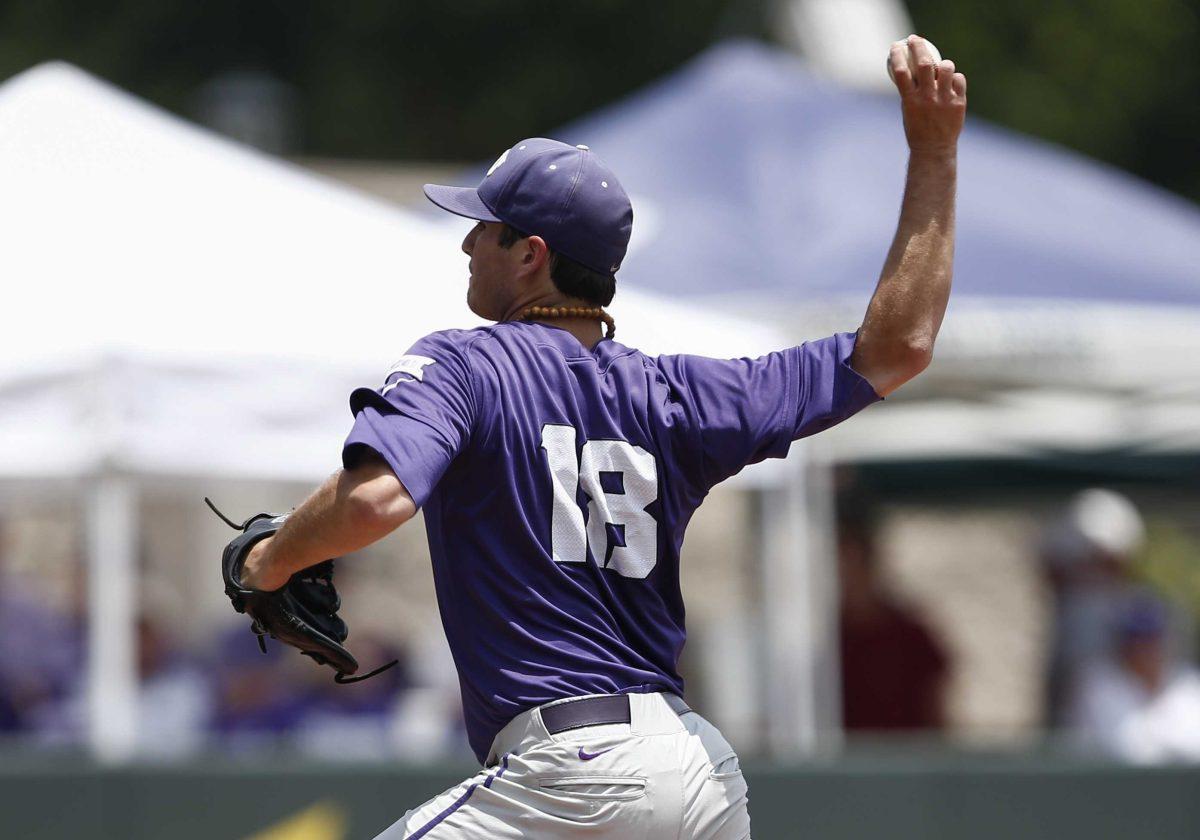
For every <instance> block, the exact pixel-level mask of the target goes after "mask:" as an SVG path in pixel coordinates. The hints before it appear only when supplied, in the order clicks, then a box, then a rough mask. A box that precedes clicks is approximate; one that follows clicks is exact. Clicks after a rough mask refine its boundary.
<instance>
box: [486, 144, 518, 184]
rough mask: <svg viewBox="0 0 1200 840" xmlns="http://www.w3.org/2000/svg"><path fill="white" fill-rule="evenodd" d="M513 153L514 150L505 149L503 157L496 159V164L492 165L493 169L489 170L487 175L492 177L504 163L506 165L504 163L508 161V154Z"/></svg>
mask: <svg viewBox="0 0 1200 840" xmlns="http://www.w3.org/2000/svg"><path fill="white" fill-rule="evenodd" d="M511 151H512V149H505V150H504V154H502V155H500V157H498V158H496V162H495V163H493V164H492V168H491V169H489V170H488V172H487V174H488V175H491V174H492V173H493V172H495V171H496V170H497V169H499V168H500V164H502V163H504V161H506V160H508V153H509V152H511ZM484 177H485V178H486V177H487V175H485V176H484Z"/></svg>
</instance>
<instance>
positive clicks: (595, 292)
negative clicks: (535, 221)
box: [500, 225, 617, 306]
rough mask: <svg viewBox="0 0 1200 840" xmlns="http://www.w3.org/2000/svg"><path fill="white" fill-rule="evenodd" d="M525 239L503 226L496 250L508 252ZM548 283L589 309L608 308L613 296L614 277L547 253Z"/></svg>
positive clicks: (510, 226) (513, 229) (523, 236)
mask: <svg viewBox="0 0 1200 840" xmlns="http://www.w3.org/2000/svg"><path fill="white" fill-rule="evenodd" d="M528 238H529V234H528V233H522V232H521V231H519V230H517V229H516V228H515V227H513V226H512V225H505V226H504V228H503V230H501V231H500V247H501V248H511V247H512V246H513V245H515V244H516V243H517V242H518V241H520V240H522V239H528ZM550 279H551V280H553V281H554V287H555V288H556V289H558V290H559V291H560V292H562V293H563V294H564V295H567V296H568V297H573V298H579V299H580V300H582V301H584V302H585V303H589V304H591V305H592V306H608V305H609V304H610V303H612V299H613V295H615V294H616V293H617V277H616V275H614V274H602V273H601V272H599V271H595V270H593V269H590V268H588V267H587V266H586V265H581V264H580V263H577V262H576V261H575V260H573V259H571V258H570V257H565V256H563V255H562V254H560V253H558V252H556V251H554V250H551V251H550Z"/></svg>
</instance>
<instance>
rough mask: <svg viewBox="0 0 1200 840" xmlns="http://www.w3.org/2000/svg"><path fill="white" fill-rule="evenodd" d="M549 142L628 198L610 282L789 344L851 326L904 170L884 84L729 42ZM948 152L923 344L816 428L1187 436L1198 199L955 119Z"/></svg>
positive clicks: (918, 450)
mask: <svg viewBox="0 0 1200 840" xmlns="http://www.w3.org/2000/svg"><path fill="white" fill-rule="evenodd" d="M880 72H881V73H882V72H884V71H883V62H882V59H881V61H880ZM553 136H555V137H559V138H561V139H563V140H566V141H568V142H571V143H576V142H578V143H587V144H589V145H590V146H591V147H592V148H594V149H595V150H596V151H597V152H598V153H599V154H600V155H601V156H602V157H604V158H605V160H606V161H607V162H608V163H609V164H610V165H611V166H612V167H613V169H614V170H615V171H616V172H618V173H619V174H620V177H621V180H622V183H623V184H624V185H625V187H626V189H627V190H628V191H629V192H630V194H631V195H632V197H633V203H634V213H635V219H634V240H633V244H632V251H631V256H630V258H629V259H628V260H627V261H626V264H625V266H624V268H623V269H622V271H621V280H622V281H623V282H627V283H630V284H632V285H634V286H644V287H646V288H651V289H656V290H659V291H665V292H670V293H672V294H679V295H686V296H687V297H688V298H690V299H697V298H699V299H705V300H708V301H709V302H712V303H717V304H720V305H721V306H722V308H726V309H732V310H734V311H740V312H741V313H743V314H751V315H755V316H757V317H761V318H767V319H770V320H774V321H776V322H778V323H780V324H782V325H784V326H785V327H787V328H789V329H791V330H792V331H793V333H794V334H795V335H796V337H797V338H798V339H799V338H807V337H812V336H813V335H816V334H818V333H821V332H827V331H832V330H835V329H853V328H854V327H855V326H856V325H857V324H858V322H859V319H860V318H861V314H862V310H863V307H864V306H865V304H866V301H867V299H868V298H869V295H870V292H871V290H872V289H873V287H874V284H875V281H876V279H877V277H878V273H879V269H880V266H881V265H882V262H883V258H884V255H885V253H886V250H887V247H888V245H889V243H890V242H891V239H892V235H893V233H894V231H895V225H896V217H897V213H898V209H899V206H900V198H901V193H902V189H903V183H904V171H905V160H906V154H907V150H906V146H905V143H904V138H903V134H902V124H901V120H900V114H899V108H898V104H897V101H896V99H895V97H893V96H886V95H878V94H873V93H862V92H857V91H851V90H846V89H843V88H841V87H838V86H836V85H834V84H832V83H830V82H827V81H824V80H822V79H819V78H817V77H815V76H814V75H812V74H811V73H810V72H809V71H808V70H807V69H806V68H805V66H804V64H803V62H801V61H800V60H799V59H797V58H796V57H795V56H793V55H790V54H788V53H784V52H782V51H779V50H776V49H774V48H772V47H769V46H766V45H763V44H760V43H756V42H752V41H733V42H727V43H724V44H720V45H718V46H716V47H713V48H712V49H710V50H709V51H707V52H706V53H704V54H702V55H701V56H699V57H698V58H696V59H695V60H693V61H692V62H691V63H690V64H688V65H686V66H685V67H683V68H682V69H681V70H679V71H677V72H676V73H674V74H672V75H670V76H668V77H666V78H664V79H663V80H661V81H659V82H656V83H655V84H653V85H651V86H650V87H648V88H646V89H644V90H643V91H641V92H638V93H636V94H634V95H632V96H630V97H629V98H627V99H625V100H623V101H620V102H618V103H616V104H614V105H612V106H609V107H607V108H605V109H603V110H601V111H599V112H597V113H595V114H593V115H590V116H588V117H586V118H583V119H581V120H579V121H577V122H575V123H573V124H571V125H569V126H567V127H565V128H563V129H562V130H560V131H556V132H554V135H553ZM959 161H960V175H959V178H960V180H959V205H958V208H959V209H958V242H957V252H956V261H955V264H956V267H955V289H954V297H953V301H952V304H951V311H950V314H949V316H948V318H947V322H946V325H945V327H944V328H943V332H942V336H941V338H940V340H939V347H938V359H937V361H936V362H935V364H934V366H933V368H931V369H930V372H929V373H927V374H926V376H924V377H922V379H921V380H918V383H919V384H917V383H914V386H915V387H910V388H906V389H905V391H903V392H901V393H900V394H898V395H897V397H898V398H899V399H900V401H901V402H903V403H905V405H904V407H903V410H896V409H899V408H900V407H899V406H896V407H894V410H893V411H890V412H879V413H874V414H873V413H872V412H868V413H867V415H864V418H863V422H858V421H856V422H855V423H854V424H847V426H846V427H842V428H839V429H837V430H835V433H834V434H832V435H830V436H828V441H829V444H830V445H831V446H832V447H833V450H834V451H833V455H834V457H842V456H843V455H844V456H845V457H856V458H864V457H865V458H871V457H901V458H910V457H918V458H923V457H956V456H961V455H1005V454H1017V453H1028V452H1030V451H1031V450H1038V451H1040V450H1045V449H1067V450H1080V449H1083V450H1089V451H1095V450H1098V449H1100V450H1102V449H1106V448H1112V447H1117V446H1128V445H1130V444H1131V443H1133V444H1134V445H1140V446H1145V447H1149V448H1151V449H1154V448H1166V449H1179V448H1184V449H1189V450H1195V449H1200V432H1197V429H1200V380H1198V378H1197V377H1198V374H1200V364H1197V363H1196V362H1195V361H1194V360H1195V359H1196V358H1197V355H1196V354H1197V353H1200V209H1198V208H1197V207H1196V206H1194V205H1192V204H1191V203H1189V202H1187V201H1186V200H1184V199H1182V198H1178V197H1176V196H1174V195H1172V194H1170V193H1168V192H1166V191H1164V190H1162V189H1159V188H1157V187H1155V186H1153V185H1150V184H1148V183H1146V182H1144V181H1140V180H1139V179H1137V178H1134V177H1133V176H1130V175H1128V174H1125V173H1123V172H1120V171H1118V170H1116V169H1113V168H1111V167H1108V166H1105V165H1103V164H1099V163H1097V162H1094V161H1091V160H1089V159H1087V158H1084V157H1082V156H1080V155H1078V154H1074V153H1071V152H1068V151H1066V150H1064V149H1061V148H1058V147H1055V146H1052V145H1050V144H1047V143H1044V142H1040V141H1036V140H1032V139H1029V138H1026V137H1022V136H1019V135H1017V134H1014V133H1012V132H1009V131H1005V130H1002V129H999V128H996V127H994V126H990V125H988V124H986V123H985V122H983V121H982V120H980V119H978V118H975V117H969V118H968V125H967V128H966V130H965V132H964V136H963V138H962V141H961V146H960V152H959ZM1151 360H1152V361H1151ZM964 390H966V391H968V392H970V393H969V398H968V399H966V400H963V399H961V397H962V396H963V392H964ZM1134 391H1137V392H1139V393H1138V394H1137V397H1136V399H1134V398H1132V393H1133V392H1134ZM948 392H952V393H953V398H951V397H950V396H948ZM1131 412H1134V413H1131ZM1135 414H1136V416H1135ZM1049 418H1052V419H1049ZM884 424H886V426H885V427H884ZM881 427H882V428H881ZM1131 430H1132V431H1133V432H1134V436H1133V438H1131V437H1130V432H1131ZM823 437H826V436H823Z"/></svg>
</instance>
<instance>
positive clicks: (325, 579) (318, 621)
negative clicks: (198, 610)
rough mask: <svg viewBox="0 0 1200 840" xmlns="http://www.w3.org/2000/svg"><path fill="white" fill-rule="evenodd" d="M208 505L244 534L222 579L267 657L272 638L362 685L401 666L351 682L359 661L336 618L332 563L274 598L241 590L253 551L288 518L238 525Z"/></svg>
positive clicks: (262, 516) (339, 678)
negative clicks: (249, 557) (248, 620)
mask: <svg viewBox="0 0 1200 840" xmlns="http://www.w3.org/2000/svg"><path fill="white" fill-rule="evenodd" d="M204 502H205V503H206V504H207V505H208V506H209V507H210V508H211V509H212V511H213V513H215V514H216V515H217V516H219V517H220V518H221V519H222V520H223V521H224V522H225V524H227V525H229V526H230V527H231V528H233V529H235V530H237V531H241V533H240V534H238V535H237V536H236V537H234V538H233V539H232V540H231V541H230V542H229V545H227V546H225V550H224V551H223V552H222V554H221V574H222V576H223V577H224V579H225V594H226V595H228V596H229V600H230V601H232V602H233V608H234V609H235V610H237V611H238V612H240V613H244V614H245V615H248V616H249V617H250V620H251V624H250V630H251V631H252V632H253V633H254V634H255V635H256V636H257V637H258V645H259V647H260V648H261V649H262V651H263V653H266V652H267V644H266V641H265V637H266V636H270V637H271V638H272V639H276V640H278V641H280V642H283V643H284V644H288V645H291V646H292V647H294V648H296V649H297V650H299V651H300V652H301V653H302V654H304V655H305V656H307V657H310V658H311V659H313V660H314V661H315V662H317V663H318V664H320V665H328V666H329V667H331V668H333V670H334V671H335V672H336V674H335V675H334V678H333V679H334V681H335V682H338V683H352V682H359V681H361V680H365V679H368V678H370V677H373V676H375V675H376V674H379V673H382V672H383V671H386V670H387V669H388V668H391V667H392V666H393V665H395V664H397V663H396V662H389V663H388V664H387V665H384V666H383V667H382V668H377V669H376V670H374V671H372V672H371V673H369V674H364V675H363V676H361V677H352V676H350V675H351V674H354V673H355V672H357V671H358V660H356V659H355V658H354V656H353V654H351V653H350V651H348V650H346V648H344V647H343V646H342V642H344V641H346V636H347V635H348V634H349V631H348V630H347V628H346V622H344V621H342V619H341V618H340V617H339V616H338V614H337V611H338V609H339V608H340V607H341V605H342V602H341V598H340V597H339V596H338V593H337V590H336V589H334V587H333V560H326V561H324V562H323V563H318V564H317V565H315V566H312V567H310V568H307V569H304V570H303V571H300V572H297V573H296V574H294V575H292V577H291V579H290V580H288V582H287V583H286V584H285V585H284V586H283V587H281V588H280V589H276V590H274V591H272V592H266V591H263V590H261V589H248V588H247V587H245V586H243V585H242V582H241V572H242V566H243V565H244V564H245V562H246V558H247V557H248V556H249V554H250V550H251V549H252V548H254V546H255V544H256V543H258V542H260V541H262V540H264V539H266V538H267V537H269V536H271V535H273V534H274V533H275V532H276V531H278V530H279V529H280V528H281V527H282V526H283V523H284V522H285V521H287V518H288V514H283V515H282V516H275V515H274V514H270V513H257V514H255V515H254V516H251V517H250V518H249V519H247V520H246V521H245V522H243V523H242V524H241V525H239V524H237V523H236V522H234V521H233V520H231V519H230V518H229V517H227V516H225V514H223V513H221V511H219V510H217V506H216V505H214V504H213V503H212V501H210V500H209V499H208V498H207V497H205V499H204Z"/></svg>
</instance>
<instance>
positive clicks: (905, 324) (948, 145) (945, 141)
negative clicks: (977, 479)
mask: <svg viewBox="0 0 1200 840" xmlns="http://www.w3.org/2000/svg"><path fill="white" fill-rule="evenodd" d="M888 66H889V68H890V69H891V71H892V77H893V79H894V80H895V82H896V88H897V90H898V91H899V93H900V109H901V112H902V114H903V116H904V134H905V138H906V139H907V140H908V148H909V158H908V179H907V181H906V183H905V187H904V202H903V204H902V206H901V209H900V222H899V224H898V226H897V228H896V237H895V239H893V240H892V247H891V249H890V250H889V251H888V255H887V259H886V260H885V261H884V264H883V271H882V273H881V274H880V277H879V284H878V285H877V286H876V288H875V294H874V295H873V296H872V297H871V302H870V304H869V305H868V306H867V314H866V315H865V316H864V318H863V322H862V326H861V327H860V328H859V331H858V341H857V342H856V343H855V347H854V353H853V355H852V356H851V357H850V364H851V366H852V367H853V368H854V369H855V370H857V371H858V372H859V373H860V374H862V375H863V376H864V377H866V379H867V381H868V382H870V383H871V385H872V386H873V387H874V388H875V390H876V391H877V392H878V393H879V394H880V395H882V396H886V395H887V394H889V393H891V392H892V391H894V390H896V389H897V388H899V387H900V386H901V385H903V384H904V383H905V382H907V381H908V380H909V379H912V378H913V377H914V376H916V375H917V374H919V373H920V372H921V371H923V370H924V369H925V368H926V367H928V365H929V362H930V360H931V359H932V358H933V345H934V341H935V340H936V339H937V334H938V330H939V329H940V328H941V326H942V317H943V316H944V315H945V314H946V303H947V301H949V299H950V278H951V275H952V273H953V266H954V191H955V187H956V181H957V177H958V136H959V134H960V132H961V131H962V126H963V117H964V115H965V113H966V107H967V78H966V76H964V75H963V74H962V73H958V72H955V67H954V62H953V61H942V62H940V63H937V62H935V59H934V58H933V54H932V53H931V51H930V50H929V48H928V45H927V43H926V42H925V41H924V40H923V39H922V38H919V37H917V36H916V35H910V36H909V37H908V38H906V39H905V40H903V41H897V42H896V43H894V44H892V50H891V53H890V55H889V57H888Z"/></svg>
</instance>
